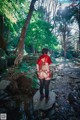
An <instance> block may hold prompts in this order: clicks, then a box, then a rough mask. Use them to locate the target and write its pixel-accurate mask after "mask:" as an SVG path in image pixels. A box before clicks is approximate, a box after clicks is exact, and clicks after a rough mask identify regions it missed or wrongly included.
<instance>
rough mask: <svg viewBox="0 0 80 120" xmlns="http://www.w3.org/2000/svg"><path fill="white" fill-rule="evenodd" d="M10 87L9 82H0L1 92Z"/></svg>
mask: <svg viewBox="0 0 80 120" xmlns="http://www.w3.org/2000/svg"><path fill="white" fill-rule="evenodd" d="M9 85H10V81H9V80H2V81H1V82H0V90H5V89H6V88H7V87H8V86H9Z"/></svg>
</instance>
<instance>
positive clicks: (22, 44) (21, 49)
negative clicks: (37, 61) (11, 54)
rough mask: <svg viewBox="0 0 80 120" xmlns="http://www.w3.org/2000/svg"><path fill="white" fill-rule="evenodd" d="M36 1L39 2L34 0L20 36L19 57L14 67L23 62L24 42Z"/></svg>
mask: <svg viewBox="0 0 80 120" xmlns="http://www.w3.org/2000/svg"><path fill="white" fill-rule="evenodd" d="M36 1H37V0H32V1H31V4H30V9H29V13H28V16H27V18H26V21H25V23H24V26H23V28H22V31H21V36H20V40H19V43H18V47H17V55H18V56H17V58H16V59H15V61H14V65H18V64H19V63H20V62H21V61H22V58H23V49H24V40H25V36H26V32H27V29H28V25H29V23H30V20H31V17H32V13H33V11H34V4H35V2H36Z"/></svg>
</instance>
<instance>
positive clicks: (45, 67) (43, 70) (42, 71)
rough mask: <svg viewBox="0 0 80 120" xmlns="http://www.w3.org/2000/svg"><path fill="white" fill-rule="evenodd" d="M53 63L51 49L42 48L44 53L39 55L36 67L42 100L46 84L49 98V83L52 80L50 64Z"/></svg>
mask: <svg viewBox="0 0 80 120" xmlns="http://www.w3.org/2000/svg"><path fill="white" fill-rule="evenodd" d="M51 63H52V61H51V58H50V51H49V50H48V49H47V48H43V49H42V55H41V56H40V57H39V59H38V61H37V64H36V67H37V75H38V78H39V80H40V100H42V99H43V98H44V94H43V87H44V86H45V98H46V99H45V100H46V102H48V100H49V84H50V80H51V71H50V66H49V65H50V64H51Z"/></svg>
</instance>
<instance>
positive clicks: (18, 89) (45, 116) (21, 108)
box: [0, 62, 80, 120]
mask: <svg viewBox="0 0 80 120" xmlns="http://www.w3.org/2000/svg"><path fill="white" fill-rule="evenodd" d="M29 72H30V74H31V76H32V75H33V73H34V74H35V68H34V67H31V70H30V71H28V73H29ZM31 72H32V73H31ZM28 73H25V72H24V73H18V74H14V68H10V70H9V71H8V72H7V73H2V74H0V79H1V80H0V114H2V113H3V115H4V114H6V115H7V120H80V66H78V65H75V64H74V63H71V62H67V63H64V62H61V64H59V65H57V66H56V72H55V73H54V74H53V78H52V80H51V83H50V91H54V92H55V93H56V100H55V103H54V104H53V106H52V107H51V108H50V109H48V110H46V111H42V110H38V111H34V107H33V101H32V98H33V95H34V94H35V92H36V91H37V90H38V89H39V81H38V82H37V83H36V84H38V87H37V88H33V87H32V84H33V82H32V79H33V77H34V75H33V77H31V78H29V77H27V74H28Z"/></svg>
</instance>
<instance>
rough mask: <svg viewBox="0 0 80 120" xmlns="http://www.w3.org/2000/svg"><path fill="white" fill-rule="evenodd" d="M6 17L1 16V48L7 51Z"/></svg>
mask: <svg viewBox="0 0 80 120" xmlns="http://www.w3.org/2000/svg"><path fill="white" fill-rule="evenodd" d="M3 29H4V17H3V16H2V15H0V48H2V49H4V50H5V51H6V42H5V41H4V30H3Z"/></svg>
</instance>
